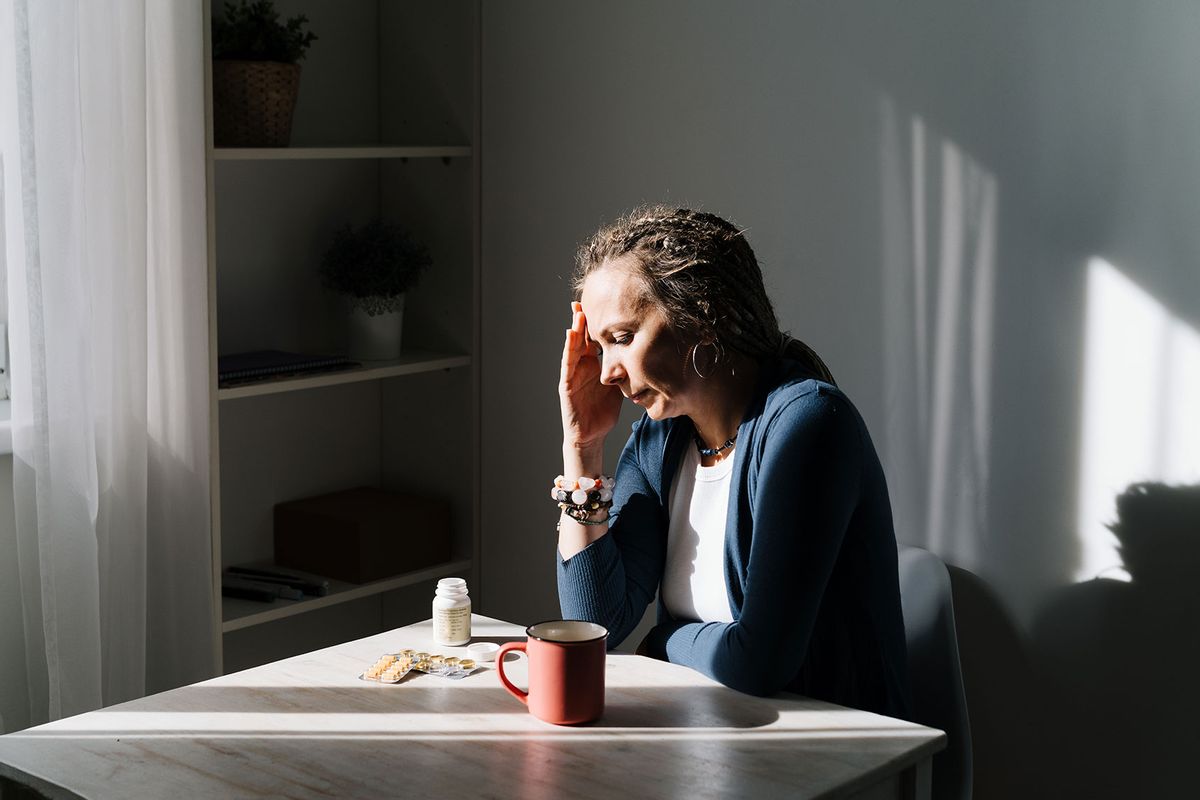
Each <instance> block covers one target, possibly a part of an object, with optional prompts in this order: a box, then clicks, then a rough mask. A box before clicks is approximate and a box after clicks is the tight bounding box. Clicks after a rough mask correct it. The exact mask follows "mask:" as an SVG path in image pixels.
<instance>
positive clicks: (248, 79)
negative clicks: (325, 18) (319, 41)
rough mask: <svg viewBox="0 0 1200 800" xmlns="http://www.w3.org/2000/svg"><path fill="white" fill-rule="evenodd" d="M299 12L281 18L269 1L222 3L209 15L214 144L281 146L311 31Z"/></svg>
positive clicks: (289, 123)
mask: <svg viewBox="0 0 1200 800" xmlns="http://www.w3.org/2000/svg"><path fill="white" fill-rule="evenodd" d="M307 23H308V17H306V16H304V15H303V14H301V15H299V16H296V17H292V18H290V19H288V20H287V21H286V22H280V20H279V12H277V11H276V10H275V4H274V3H273V2H272V0H254V1H253V2H248V0H239V1H238V2H236V3H234V2H226V3H225V13H224V16H223V17H222V18H220V19H215V20H213V38H212V42H213V140H214V142H215V144H216V146H217V147H286V146H287V144H288V139H289V138H290V137H291V133H292V113H293V112H294V111H295V109H296V96H297V94H298V93H299V91H300V65H299V64H298V63H297V62H298V61H300V59H302V58H304V54H305V52H306V51H307V50H308V48H309V46H310V45H311V44H312V43H313V41H315V40H316V38H317V37H316V35H315V34H313V33H312V32H310V31H307V30H305V29H304V26H305V25H306V24H307Z"/></svg>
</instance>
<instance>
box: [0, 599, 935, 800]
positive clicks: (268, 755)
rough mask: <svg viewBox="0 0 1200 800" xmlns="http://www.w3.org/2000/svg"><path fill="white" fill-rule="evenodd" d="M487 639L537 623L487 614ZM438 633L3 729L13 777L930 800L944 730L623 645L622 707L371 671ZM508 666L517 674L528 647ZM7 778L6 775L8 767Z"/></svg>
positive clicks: (298, 794)
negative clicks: (552, 714) (525, 697)
mask: <svg viewBox="0 0 1200 800" xmlns="http://www.w3.org/2000/svg"><path fill="white" fill-rule="evenodd" d="M472 626H473V630H472V633H473V634H474V638H473V641H480V640H491V641H497V642H503V641H509V640H512V639H523V638H524V629H523V628H522V627H519V626H517V625H513V624H511V623H507V622H502V621H500V620H495V619H490V618H488V617H483V616H479V615H475V616H474V617H473V623H472ZM405 647H411V648H414V649H419V650H425V651H427V652H431V653H443V654H445V655H465V648H448V647H435V646H434V645H433V638H432V626H431V624H430V623H429V622H423V623H418V624H415V625H410V626H408V627H405V628H399V629H396V630H393V631H389V632H387V633H381V634H378V635H375V636H370V637H367V638H364V639H359V640H357V641H353V642H347V643H345V644H341V645H337V646H335V647H330V648H327V649H324V650H318V651H315V652H312V653H307V654H304V655H300V656H295V657H293V658H288V659H284V660H282V661H277V662H274V663H272V664H266V665H264V666H261V667H256V668H254V669H249V670H245V671H243V672H237V673H233V674H230V675H224V676H222V677H219V678H213V679H212V680H208V681H203V682H201V683H196V684H193V685H191V686H184V687H181V688H179V689H174V690H172V691H169V692H163V693H161V694H157V695H152V696H150V697H145V698H142V699H139V700H134V701H131V702H128V703H122V704H120V705H115V706H110V707H108V708H103V709H100V710H98V711H92V712H89V713H86V714H80V715H78V716H75V717H70V718H67V719H62V720H58V721H57V722H52V723H49V724H46V725H41V726H38V727H36V728H30V729H28V730H25V731H20V732H17V733H11V734H8V735H6V736H0V776H3V778H5V779H7V780H8V781H9V784H8V786H9V790H10V791H12V790H13V788H14V782H15V784H19V785H24V786H29V787H32V788H33V789H35V790H36V791H38V792H41V793H43V794H45V795H46V796H48V797H51V798H62V797H69V798H74V797H86V798H106V797H112V798H130V797H188V798H193V797H254V798H257V797H288V798H309V797H375V798H382V797H397V796H406V797H428V798H451V797H466V796H472V797H476V798H501V797H503V798H522V799H524V798H533V800H538V799H539V798H547V799H549V798H555V799H556V800H557V798H605V799H606V800H607V799H608V798H613V797H618V798H620V797H630V798H632V797H637V798H642V797H667V798H671V797H680V798H682V797H687V798H703V797H721V798H727V797H754V798H775V797H785V796H786V797H801V798H816V797H821V798H825V797H863V798H874V797H922V796H927V795H928V786H929V776H930V766H929V764H930V759H931V757H932V756H933V754H934V753H935V752H937V751H938V750H940V749H941V748H942V747H943V746H944V744H945V736H944V734H942V733H941V732H940V731H937V730H933V729H931V728H925V727H922V726H920V725H915V724H912V723H908V722H902V721H899V720H895V719H891V718H888V717H883V716H879V715H877V714H871V713H867V712H865V711H856V710H852V709H848V708H842V707H840V706H835V705H832V704H829V703H823V702H819V701H815V700H810V699H806V698H802V697H798V696H794V695H787V696H780V697H774V698H758V697H752V696H750V695H745V694H741V693H740V692H736V691H733V690H732V689H728V688H726V687H724V686H722V685H720V684H719V683H716V682H714V681H712V680H710V679H708V678H707V677H705V676H703V675H700V674H699V673H697V672H695V671H693V670H691V669H688V668H686V667H681V666H678V665H675V664H667V663H664V662H660V661H655V660H653V659H649V658H644V657H642V656H635V655H622V654H610V655H609V658H608V660H607V672H606V681H607V689H606V698H605V699H606V707H605V714H604V717H603V718H602V719H601V720H599V721H597V722H595V723H592V724H590V725H585V726H579V727H557V726H554V725H549V724H546V723H543V722H541V721H539V720H537V719H536V718H534V717H533V716H532V715H530V714H529V713H528V712H527V711H526V709H525V706H524V705H522V704H521V703H520V702H519V701H517V700H516V699H515V698H513V697H512V696H511V695H509V694H508V693H506V692H505V691H504V689H503V688H502V687H501V686H500V682H499V680H498V678H497V676H496V675H495V674H494V672H495V669H494V665H491V664H488V665H486V668H484V669H481V670H479V671H477V672H475V673H473V674H472V675H470V676H468V677H467V678H465V679H463V680H460V681H451V680H448V679H446V678H441V677H438V676H434V675H424V674H419V673H413V674H411V675H410V676H409V677H408V678H406V679H405V681H404V682H402V683H400V684H395V685H381V684H377V683H369V682H366V681H362V680H359V679H358V677H357V676H358V675H359V674H360V673H361V672H362V671H363V669H364V668H365V666H366V665H368V664H369V663H371V662H373V661H374V660H375V659H376V658H377V657H378V656H379V655H381V654H383V653H385V652H394V651H396V650H399V649H402V648H405ZM511 658H516V659H518V660H516V661H511V662H508V664H507V666H508V669H507V670H506V671H508V672H509V673H510V674H511V676H512V678H513V680H514V681H515V682H518V683H520V682H521V680H522V679H523V677H524V670H523V667H524V666H525V663H526V662H525V661H524V658H523V657H516V656H513V657H511ZM0 783H3V781H0Z"/></svg>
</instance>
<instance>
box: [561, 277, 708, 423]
mask: <svg viewBox="0 0 1200 800" xmlns="http://www.w3.org/2000/svg"><path fill="white" fill-rule="evenodd" d="M626 258H628V257H626ZM641 290H642V284H641V281H640V279H639V278H638V277H637V276H636V275H635V274H634V272H633V271H632V268H631V267H630V266H629V263H628V261H627V260H626V259H618V260H615V261H610V262H608V263H606V264H605V265H603V266H602V267H600V268H599V269H597V270H596V271H594V272H593V273H592V274H591V275H589V276H588V277H587V280H586V281H585V282H584V284H583V295H582V297H581V298H580V300H581V302H582V304H583V313H584V316H585V318H586V320H587V335H588V337H589V338H590V339H591V341H592V342H594V343H595V344H597V345H599V347H600V351H601V355H600V362H601V366H600V382H601V383H604V384H607V385H609V386H617V387H619V388H620V390H621V392H622V394H624V395H625V396H626V397H628V398H629V399H630V400H632V401H633V402H634V403H637V404H638V405H639V406H641V407H642V408H644V409H646V413H647V414H649V415H650V417H651V418H652V419H666V418H668V417H677V416H680V415H682V414H687V413H688V409H689V408H690V407H691V405H692V402H693V401H694V397H693V395H695V394H696V390H697V388H698V387H697V386H696V383H697V382H698V380H699V379H698V378H696V379H695V380H692V378H695V376H693V375H691V372H690V370H689V369H687V367H688V361H687V356H688V348H687V346H686V345H684V344H683V342H682V341H680V339H679V336H678V334H676V332H675V331H674V329H672V327H671V326H670V324H669V323H668V321H667V318H666V316H665V315H664V314H663V313H662V311H661V310H659V308H658V307H657V306H656V305H654V304H653V303H649V302H639V300H640V299H641V297H642V294H641Z"/></svg>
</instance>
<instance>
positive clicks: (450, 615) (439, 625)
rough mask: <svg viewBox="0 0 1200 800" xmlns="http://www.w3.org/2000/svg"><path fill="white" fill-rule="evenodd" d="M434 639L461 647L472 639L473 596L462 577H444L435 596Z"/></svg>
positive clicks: (436, 641) (439, 582)
mask: <svg viewBox="0 0 1200 800" xmlns="http://www.w3.org/2000/svg"><path fill="white" fill-rule="evenodd" d="M433 641H434V642H435V643H437V644H440V645H443V646H445V647H459V646H461V645H464V644H466V643H467V642H469V641H471V598H470V597H468V596H467V582H466V581H465V580H463V579H462V578H442V579H441V580H440V581H438V585H437V593H436V594H435V596H434V598H433Z"/></svg>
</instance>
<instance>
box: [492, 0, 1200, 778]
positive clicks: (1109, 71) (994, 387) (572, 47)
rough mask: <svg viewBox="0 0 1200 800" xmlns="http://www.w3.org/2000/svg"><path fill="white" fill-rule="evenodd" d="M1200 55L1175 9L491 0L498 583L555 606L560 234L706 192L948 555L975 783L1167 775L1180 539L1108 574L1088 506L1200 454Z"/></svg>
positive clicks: (1193, 649) (1185, 746)
mask: <svg viewBox="0 0 1200 800" xmlns="http://www.w3.org/2000/svg"><path fill="white" fill-rule="evenodd" d="M1198 54H1200V6H1196V5H1195V4H1189V3H1183V2H1180V3H1131V2H1108V1H1104V2H1090V1H1089V2H1083V1H1082V0H1079V1H1077V2H1070V1H1068V0H1056V2H1054V3H1035V2H1008V3H985V2H963V1H962V0H953V2H951V0H945V1H943V2H939V1H937V0H921V1H920V2H909V3H891V2H872V3H867V2H856V3H839V4H833V3H816V2H805V3H796V2H755V3H738V4H734V3H725V2H715V0H714V1H711V2H686V3H685V2H654V3H645V2H633V1H632V0H631V1H630V2H610V3H603V4H579V3H558V2H549V1H546V2H509V3H504V4H485V7H484V10H483V87H482V92H483V95H482V102H483V109H482V114H483V136H482V139H483V153H482V158H483V187H484V188H483V297H484V308H483V342H484V352H483V393H484V396H483V421H482V423H483V462H484V463H483V476H484V485H483V509H484V513H483V525H484V528H483V548H484V551H483V565H484V575H483V603H484V607H485V610H486V612H487V613H490V614H494V615H497V616H501V617H508V618H512V619H515V620H527V621H533V620H537V619H541V618H546V617H550V616H553V615H554V614H555V613H556V612H557V603H556V596H555V589H554V585H553V562H552V559H553V557H554V539H555V534H554V519H555V515H554V513H553V508H552V507H550V505H549V504H548V503H546V502H545V501H544V499H543V498H544V495H545V491H544V490H545V487H546V484H547V482H548V481H549V480H550V478H552V477H553V475H555V474H556V473H557V471H558V469H559V468H560V467H559V465H560V463H561V462H560V456H559V441H560V439H559V436H560V431H559V427H558V408H557V402H556V396H555V382H556V379H557V371H558V363H559V356H560V352H561V337H562V331H563V329H564V328H565V327H566V325H567V323H568V314H567V302H568V300H569V297H570V293H569V288H568V282H567V276H568V275H569V273H570V270H571V260H572V255H573V252H574V249H575V247H576V246H577V245H578V243H579V242H580V241H581V240H582V239H583V238H585V237H586V236H587V235H588V234H590V233H591V232H592V231H593V230H594V229H595V227H596V226H597V225H598V224H599V223H601V222H603V221H605V220H608V219H610V218H612V217H613V216H614V215H616V214H617V213H619V212H621V211H623V210H626V209H628V208H629V207H631V206H632V205H635V204H637V203H639V202H643V201H660V200H665V201H668V202H673V203H679V204H685V205H691V206H699V207H703V208H706V209H709V210H712V211H716V212H717V213H720V214H723V215H726V216H728V217H730V218H732V219H734V220H735V221H737V222H739V223H740V224H742V225H744V226H746V227H747V228H748V235H749V237H750V241H751V243H752V244H753V246H754V247H755V249H756V251H757V253H758V255H759V257H760V260H761V261H762V262H763V265H764V273H765V275H766V279H767V283H768V288H769V289H771V291H772V294H773V297H774V298H775V301H776V305H777V309H778V311H779V315H780V317H781V321H782V323H783V325H784V327H786V328H790V329H791V331H792V332H793V333H794V334H795V335H797V336H799V337H801V338H803V339H805V340H807V341H808V342H809V343H810V344H812V345H813V346H814V347H815V348H816V349H817V350H818V351H819V352H821V353H822V354H823V355H824V356H825V357H826V360H827V361H828V362H829V363H830V365H831V366H832V369H833V371H834V373H835V375H837V376H838V378H839V381H840V382H841V384H842V385H843V386H844V388H846V390H847V391H848V393H849V394H850V395H851V397H852V398H853V399H854V400H855V402H856V403H857V404H858V405H859V407H860V409H861V410H862V412H863V414H864V416H865V417H866V419H867V422H868V424H869V426H870V427H871V429H872V432H873V435H874V437H875V440H876V444H877V446H878V448H879V449H880V451H881V455H882V457H883V459H884V462H885V467H886V469H887V472H888V478H889V483H890V484H891V488H892V494H893V505H894V508H895V511H896V520H897V533H898V537H899V539H900V540H901V541H902V542H905V543H909V544H917V545H923V546H927V547H929V548H931V549H933V550H935V551H936V552H938V553H939V554H940V555H942V557H943V558H944V559H945V560H947V561H948V562H949V563H950V564H951V565H953V566H954V567H955V568H956V569H955V571H954V575H955V579H956V580H955V583H956V594H957V600H958V612H959V618H960V627H961V629H962V646H963V660H964V664H965V666H966V668H967V670H968V682H969V685H968V691H969V693H970V700H971V704H972V713H973V721H974V726H975V737H976V750H977V752H976V774H977V796H979V797H1005V796H1036V795H1038V794H1039V793H1040V791H1039V790H1041V791H1045V793H1046V794H1047V795H1048V796H1049V795H1054V794H1056V793H1062V792H1068V791H1069V792H1070V793H1071V794H1072V795H1075V796H1085V795H1086V794H1088V793H1091V794H1093V795H1095V796H1123V795H1124V796H1128V795H1130V794H1140V795H1143V796H1151V795H1164V794H1170V793H1171V789H1172V787H1175V788H1178V787H1179V786H1180V785H1181V783H1180V782H1181V781H1182V777H1181V774H1180V771H1181V769H1182V761H1183V760H1184V758H1183V755H1184V754H1185V753H1189V752H1191V753H1193V754H1194V753H1195V752H1197V751H1198V750H1197V745H1198V744H1200V741H1198V740H1197V737H1196V734H1195V732H1194V730H1193V729H1190V728H1188V727H1187V726H1186V725H1185V719H1184V716H1185V714H1186V712H1185V711H1181V710H1180V709H1181V708H1189V707H1190V709H1191V710H1192V711H1193V712H1194V710H1195V709H1196V708H1197V707H1200V703H1197V702H1196V700H1197V699H1198V698H1197V696H1196V690H1195V689H1193V688H1190V686H1189V684H1190V683H1191V681H1190V680H1189V679H1187V677H1186V676H1187V675H1188V674H1189V671H1190V672H1192V673H1194V672H1196V667H1197V666H1200V652H1198V650H1200V648H1198V647H1197V639H1196V634H1195V627H1194V624H1193V623H1192V622H1191V621H1190V619H1189V617H1188V616H1186V615H1185V614H1186V613H1187V612H1189V611H1195V610H1198V609H1196V604H1197V603H1196V600H1195V599H1194V594H1195V593H1194V592H1186V591H1185V590H1183V589H1181V588H1180V584H1179V583H1178V582H1177V581H1176V580H1175V579H1173V578H1171V577H1170V575H1169V574H1167V573H1166V572H1165V571H1163V570H1162V569H1159V568H1158V567H1156V566H1154V565H1155V564H1158V565H1160V566H1161V565H1162V564H1163V562H1175V563H1182V564H1190V565H1193V566H1194V565H1195V564H1196V563H1197V561H1198V560H1200V559H1197V549H1198V548H1200V544H1198V543H1197V538H1196V536H1194V535H1188V536H1184V535H1180V536H1176V538H1175V541H1173V542H1172V543H1170V544H1165V543H1163V540H1165V539H1168V538H1170V536H1171V532H1172V531H1178V530H1179V529H1180V525H1179V524H1176V523H1171V522H1170V520H1169V516H1170V513H1171V511H1170V509H1169V508H1168V509H1167V510H1165V511H1163V510H1161V509H1160V513H1158V516H1157V517H1153V519H1157V520H1158V522H1154V521H1152V522H1151V523H1150V524H1149V526H1146V525H1143V526H1142V531H1143V533H1144V535H1143V536H1142V539H1141V544H1140V550H1141V551H1142V552H1151V553H1157V554H1158V558H1157V561H1156V560H1155V559H1149V560H1147V561H1146V562H1139V563H1138V565H1136V568H1135V565H1134V564H1132V563H1129V564H1125V565H1124V567H1125V573H1126V574H1125V575H1124V577H1128V576H1129V574H1132V578H1133V579H1132V581H1125V580H1116V579H1114V578H1116V577H1117V576H1121V575H1122V573H1121V571H1120V569H1118V567H1120V566H1121V554H1120V553H1118V552H1117V550H1116V549H1115V548H1114V546H1113V540H1112V538H1111V536H1110V535H1109V534H1108V532H1107V531H1106V530H1105V528H1104V524H1105V523H1106V522H1111V521H1113V520H1114V516H1113V515H1114V514H1115V511H1114V506H1113V500H1114V498H1115V496H1116V494H1117V493H1119V492H1120V491H1122V490H1123V489H1124V488H1125V486H1126V485H1128V483H1130V482H1132V481H1134V480H1145V479H1162V480H1173V481H1181V480H1189V481H1190V482H1191V483H1197V482H1198V480H1197V471H1196V464H1195V460H1194V457H1191V456H1190V455H1189V454H1188V453H1187V452H1186V450H1187V449H1188V448H1189V447H1190V448H1191V449H1192V450H1200V443H1198V442H1197V441H1196V438H1195V428H1194V426H1192V427H1188V426H1189V425H1191V423H1189V422H1187V417H1188V416H1189V415H1188V414H1187V413H1185V411H1183V409H1184V408H1185V406H1186V404H1185V403H1184V402H1183V400H1189V399H1191V398H1193V397H1194V396H1195V391H1196V390H1195V387H1194V384H1195V380H1194V379H1192V378H1191V377H1188V376H1187V375H1182V371H1183V370H1184V369H1185V368H1186V369H1189V370H1190V369H1192V368H1193V367H1195V368H1196V369H1197V370H1200V362H1197V360H1196V352H1197V345H1196V342H1197V341H1198V339H1197V336H1196V330H1197V328H1198V327H1200V272H1198V270H1197V269H1196V263H1197V253H1198V251H1200V237H1198V234H1197V228H1196V225H1195V220H1196V219H1197V211H1198V210H1200V202H1198V201H1200V180H1198V179H1200V148H1197V146H1196V145H1197V142H1198V141H1200V139H1198V137H1197V134H1200V104H1198V103H1197V102H1196V95H1195V92H1194V85H1195V76H1196V75H1197V74H1200V55H1198ZM1097 259H1103V261H1104V262H1106V263H1107V264H1110V265H1112V266H1111V268H1110V267H1106V266H1104V265H1103V264H1102V263H1100V262H1099V261H1097ZM1113 286H1117V287H1118V289H1119V291H1116V290H1113V288H1112V287H1113ZM1105 287H1108V288H1107V289H1106V288H1105ZM1120 287H1125V288H1123V289H1122V288H1120ZM1114 292H1115V293H1114ZM1114 297H1115V300H1114V299H1113V298H1114ZM1098 298H1099V299H1098ZM1104 298H1108V300H1107V301H1105V300H1104ZM1138 309H1140V310H1141V311H1143V312H1145V313H1144V314H1142V316H1141V317H1139V318H1138V319H1133V318H1132V316H1136V315H1134V313H1133V312H1134V311H1137V310H1138ZM1147 315H1149V316H1148V317H1147ZM1148 318H1153V320H1156V322H1155V325H1158V324H1159V323H1161V326H1165V327H1163V330H1168V329H1169V330H1170V331H1173V332H1174V333H1173V334H1171V336H1167V334H1165V333H1164V334H1162V335H1159V334H1156V333H1153V332H1152V331H1151V332H1148V331H1147V330H1143V329H1141V328H1136V326H1137V325H1139V324H1141V323H1140V322H1139V320H1141V322H1145V320H1146V319H1148ZM1155 330H1157V328H1156V329H1155ZM1160 333H1161V331H1160ZM1151 334H1153V335H1151ZM1172 336H1173V337H1174V338H1171V337H1172ZM1106 337H1107V338H1106ZM1114 337H1115V341H1116V345H1118V346H1119V345H1121V343H1122V342H1125V343H1131V344H1130V347H1127V348H1125V350H1120V349H1119V348H1118V349H1114V350H1112V351H1111V352H1109V351H1107V350H1106V347H1107V345H1105V347H1100V346H1099V345H1098V344H1097V342H1102V343H1104V342H1109V341H1110V340H1114ZM1164 337H1166V338H1165V339H1164ZM1167 339H1169V340H1170V342H1171V343H1174V344H1173V346H1174V347H1175V349H1174V350H1171V351H1170V352H1164V350H1163V349H1162V348H1160V347H1157V345H1159V344H1162V343H1163V342H1164V341H1166V340H1167ZM1130 348H1132V350H1131V351H1130ZM1189 359H1190V360H1189ZM1181 365H1182V366H1181ZM1192 374H1193V375H1194V374H1200V372H1193V373H1192ZM1147 375H1149V376H1150V378H1152V380H1150V378H1147V377H1146V376H1147ZM1188 380H1191V381H1192V384H1191V387H1192V388H1190V389H1189V388H1187V386H1188V384H1187V381H1188ZM1148 381H1149V383H1153V385H1148ZM1113 398H1116V400H1113ZM1181 398H1182V400H1181ZM1110 400H1112V401H1113V402H1117V405H1115V406H1114V405H1112V402H1109V401H1110ZM1106 403H1107V405H1106ZM1114 409H1115V410H1114ZM1191 416H1194V414H1193V415H1191ZM630 419H632V417H630ZM1147 419H1163V420H1166V422H1162V423H1160V424H1157V427H1155V428H1154V433H1153V436H1151V435H1150V434H1146V433H1143V432H1142V431H1143V430H1144V427H1145V426H1144V425H1143V424H1142V423H1143V422H1145V421H1146V420H1147ZM1172 426H1174V427H1172ZM614 438H620V437H614ZM1151 438H1153V441H1150V439H1151ZM610 444H611V445H612V447H613V448H614V452H615V449H616V448H618V447H619V445H620V442H611V443H610ZM1147 453H1149V455H1146V454H1147ZM1189 459H1191V460H1190V461H1189ZM610 463H612V462H611V461H610ZM1191 494H1192V495H1193V496H1194V495H1195V491H1193V492H1192V493H1191ZM1177 499H1178V498H1177ZM1193 507H1194V505H1193ZM1164 520H1165V521H1164ZM1172 525H1174V527H1172ZM1183 525H1184V526H1185V527H1188V528H1189V529H1190V530H1195V529H1196V528H1198V527H1200V526H1197V525H1196V524H1195V518H1194V517H1187V518H1186V519H1185V520H1184V522H1183ZM1123 544H1124V545H1125V552H1126V554H1128V551H1129V549H1130V548H1129V544H1130V543H1129V542H1128V541H1126V542H1124V543H1123ZM1147 563H1148V564H1150V566H1149V567H1148V568H1147V567H1145V566H1144V565H1145V564H1147ZM1181 608H1183V609H1185V610H1186V611H1185V612H1181V611H1180V609H1181ZM1018 765H1019V766H1018ZM1097 765H1103V766H1102V768H1097Z"/></svg>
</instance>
